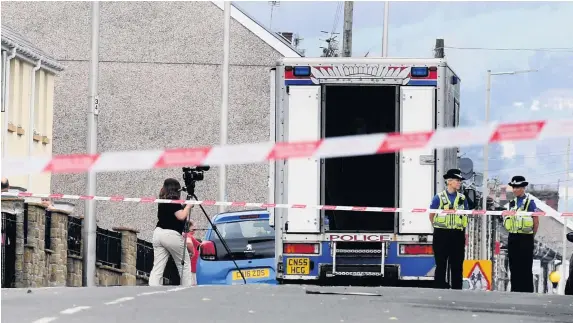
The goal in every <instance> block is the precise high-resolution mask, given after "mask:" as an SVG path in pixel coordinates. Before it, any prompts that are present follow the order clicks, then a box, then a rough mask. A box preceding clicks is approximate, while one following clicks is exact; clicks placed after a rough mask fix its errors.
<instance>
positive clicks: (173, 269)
mask: <svg viewBox="0 0 573 323" xmlns="http://www.w3.org/2000/svg"><path fill="white" fill-rule="evenodd" d="M136 269H137V274H138V275H140V276H144V277H147V278H149V274H150V273H151V269H153V244H152V243H151V242H148V241H145V240H142V239H137V264H136ZM180 282H181V279H180V278H179V271H178V270H177V265H176V264H175V261H174V260H173V257H171V256H169V260H168V261H167V265H166V266H165V270H164V271H163V285H180Z"/></svg>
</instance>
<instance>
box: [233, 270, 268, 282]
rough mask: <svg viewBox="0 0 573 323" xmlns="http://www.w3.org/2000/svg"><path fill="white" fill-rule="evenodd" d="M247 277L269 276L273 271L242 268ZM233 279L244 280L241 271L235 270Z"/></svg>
mask: <svg viewBox="0 0 573 323" xmlns="http://www.w3.org/2000/svg"><path fill="white" fill-rule="evenodd" d="M241 271H242V272H243V276H245V279H249V278H268V277H269V276H270V275H271V272H270V271H269V270H268V269H249V270H241ZM233 280H243V278H242V277H241V274H240V273H239V271H237V270H236V271H233Z"/></svg>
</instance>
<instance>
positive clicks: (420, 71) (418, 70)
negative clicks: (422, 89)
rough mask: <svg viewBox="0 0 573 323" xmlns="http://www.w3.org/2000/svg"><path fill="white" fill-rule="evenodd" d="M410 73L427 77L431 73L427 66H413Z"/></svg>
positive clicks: (413, 75)
mask: <svg viewBox="0 0 573 323" xmlns="http://www.w3.org/2000/svg"><path fill="white" fill-rule="evenodd" d="M410 73H411V75H412V77H426V76H428V75H429V72H428V68H427V67H412V70H411V71H410Z"/></svg>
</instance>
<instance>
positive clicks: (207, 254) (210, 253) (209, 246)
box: [199, 241, 217, 260]
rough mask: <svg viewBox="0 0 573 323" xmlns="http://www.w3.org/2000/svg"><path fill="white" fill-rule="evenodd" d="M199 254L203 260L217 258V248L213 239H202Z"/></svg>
mask: <svg viewBox="0 0 573 323" xmlns="http://www.w3.org/2000/svg"><path fill="white" fill-rule="evenodd" d="M199 256H200V257H201V259H203V260H215V259H216V258H217V248H215V243H214V242H213V241H203V242H202V243H201V245H200V246H199Z"/></svg>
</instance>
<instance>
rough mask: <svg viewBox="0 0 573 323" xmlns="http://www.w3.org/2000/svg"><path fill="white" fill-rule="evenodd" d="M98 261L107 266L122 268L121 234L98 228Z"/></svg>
mask: <svg viewBox="0 0 573 323" xmlns="http://www.w3.org/2000/svg"><path fill="white" fill-rule="evenodd" d="M96 261H97V262H100V263H102V264H103V265H106V266H110V267H114V268H118V269H119V268H121V232H115V231H111V230H105V229H102V228H100V227H98V228H97V230H96Z"/></svg>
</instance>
